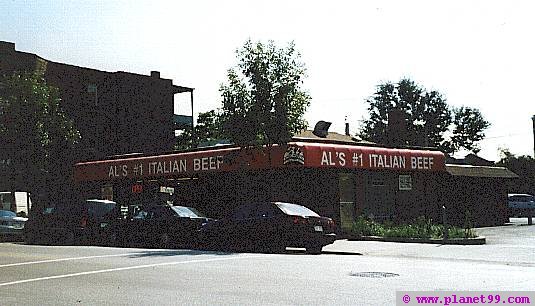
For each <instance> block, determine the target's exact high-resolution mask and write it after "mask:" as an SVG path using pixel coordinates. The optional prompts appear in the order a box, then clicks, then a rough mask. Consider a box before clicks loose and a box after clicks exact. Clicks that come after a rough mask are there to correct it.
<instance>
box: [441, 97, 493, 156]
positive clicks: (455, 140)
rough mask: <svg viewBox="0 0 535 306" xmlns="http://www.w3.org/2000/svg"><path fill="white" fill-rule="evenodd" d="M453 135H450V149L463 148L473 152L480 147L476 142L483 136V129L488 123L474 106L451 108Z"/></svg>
mask: <svg viewBox="0 0 535 306" xmlns="http://www.w3.org/2000/svg"><path fill="white" fill-rule="evenodd" d="M453 126H454V128H453V136H452V137H451V143H450V145H451V150H453V151H458V150H459V149H460V148H465V149H467V150H469V151H472V152H474V153H476V154H477V153H478V152H479V151H480V150H481V149H480V148H479V145H478V144H477V143H478V142H479V141H481V140H483V139H484V138H485V132H484V131H485V130H486V129H487V128H488V127H489V126H490V123H489V122H488V121H486V120H485V119H484V118H483V115H482V114H481V112H480V111H479V110H478V109H476V108H470V107H460V108H455V109H454V110H453Z"/></svg>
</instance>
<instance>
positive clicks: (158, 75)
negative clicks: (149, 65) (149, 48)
mask: <svg viewBox="0 0 535 306" xmlns="http://www.w3.org/2000/svg"><path fill="white" fill-rule="evenodd" d="M150 76H151V77H153V78H156V79H159V78H160V71H151V72H150Z"/></svg>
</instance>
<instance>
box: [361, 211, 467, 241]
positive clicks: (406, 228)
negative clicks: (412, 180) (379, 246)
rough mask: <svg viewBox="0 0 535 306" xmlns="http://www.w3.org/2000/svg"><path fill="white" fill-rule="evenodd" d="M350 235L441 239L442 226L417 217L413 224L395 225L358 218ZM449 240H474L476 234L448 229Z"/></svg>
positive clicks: (464, 230)
mask: <svg viewBox="0 0 535 306" xmlns="http://www.w3.org/2000/svg"><path fill="white" fill-rule="evenodd" d="M352 233H353V234H355V235H357V236H380V237H389V238H426V239H431V238H432V239H441V238H442V236H443V233H444V226H443V225H441V224H433V222H432V220H430V219H426V218H425V217H419V218H417V219H416V220H415V222H414V223H413V224H400V225H395V224H392V223H385V224H381V223H377V222H374V221H371V220H367V219H366V218H364V217H363V216H359V217H358V218H357V220H355V222H354V223H353V227H352ZM448 235H449V236H448V237H449V238H475V237H477V234H476V233H475V232H474V230H473V229H472V228H464V229H462V228H458V227H449V228H448Z"/></svg>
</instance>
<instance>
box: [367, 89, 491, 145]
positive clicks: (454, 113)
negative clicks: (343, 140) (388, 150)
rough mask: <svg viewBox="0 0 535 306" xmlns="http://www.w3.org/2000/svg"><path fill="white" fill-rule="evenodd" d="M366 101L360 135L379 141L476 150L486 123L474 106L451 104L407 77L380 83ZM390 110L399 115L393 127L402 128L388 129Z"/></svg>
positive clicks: (436, 92) (438, 94)
mask: <svg viewBox="0 0 535 306" xmlns="http://www.w3.org/2000/svg"><path fill="white" fill-rule="evenodd" d="M366 103H367V104H368V112H369V118H367V119H365V120H364V122H363V124H362V126H361V130H360V132H359V136H360V137H362V138H363V139H366V140H370V141H374V142H377V143H381V144H387V145H401V146H404V145H409V146H424V147H437V148H439V149H441V150H443V151H445V152H447V153H453V152H455V151H458V150H459V149H461V148H465V149H467V150H469V151H473V152H476V153H477V152H478V151H479V147H478V146H477V142H478V141H480V140H481V139H483V138H484V137H485V133H484V130H485V129H486V128H487V127H488V126H489V123H488V122H487V121H485V119H484V118H483V116H482V115H481V113H480V112H479V111H478V110H477V109H474V108H469V107H461V108H458V109H454V108H451V107H449V106H448V104H447V103H446V99H445V98H443V96H442V94H440V93H439V92H438V91H435V90H432V91H427V90H426V89H425V88H423V87H421V86H420V85H418V84H416V83H415V82H414V81H412V80H410V79H401V80H400V81H399V82H398V83H397V84H393V83H391V82H386V83H383V84H379V85H378V86H377V91H376V92H375V94H374V95H373V96H372V97H370V98H369V99H367V100H366ZM393 114H397V116H400V117H401V119H400V120H401V121H403V124H402V125H398V126H397V127H396V128H400V129H404V131H393V128H392V126H391V127H390V130H389V127H388V124H389V115H390V116H392V115H393ZM390 121H391V122H392V118H390ZM393 135H394V136H393Z"/></svg>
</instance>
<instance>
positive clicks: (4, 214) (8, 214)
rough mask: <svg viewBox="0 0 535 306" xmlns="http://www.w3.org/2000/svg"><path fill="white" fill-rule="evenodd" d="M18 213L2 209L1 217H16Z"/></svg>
mask: <svg viewBox="0 0 535 306" xmlns="http://www.w3.org/2000/svg"><path fill="white" fill-rule="evenodd" d="M16 216H17V214H16V213H14V212H12V211H9V210H0V217H16Z"/></svg>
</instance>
